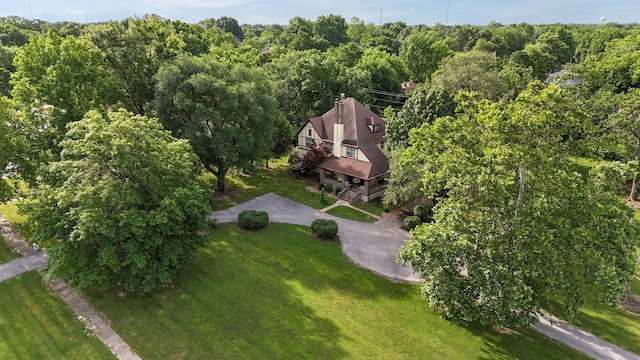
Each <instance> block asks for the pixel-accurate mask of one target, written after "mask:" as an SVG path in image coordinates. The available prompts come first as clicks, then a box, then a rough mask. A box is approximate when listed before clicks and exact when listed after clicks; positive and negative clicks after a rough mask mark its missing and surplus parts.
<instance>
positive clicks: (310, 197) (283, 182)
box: [205, 157, 336, 211]
mask: <svg viewBox="0 0 640 360" xmlns="http://www.w3.org/2000/svg"><path fill="white" fill-rule="evenodd" d="M205 177H206V178H207V179H208V180H209V182H210V183H211V184H216V181H217V180H216V178H215V176H213V175H211V174H205ZM313 179H314V178H313V177H304V176H300V175H296V174H294V173H293V172H292V171H291V170H290V168H289V165H288V164H287V159H286V157H284V158H281V159H279V160H277V161H275V162H273V163H270V164H269V169H264V168H263V169H258V170H256V171H254V172H252V173H251V174H250V175H242V174H235V175H234V174H229V175H227V177H226V186H227V191H226V192H225V193H216V194H215V195H214V198H213V208H214V209H213V210H214V211H216V210H222V209H226V208H229V207H231V206H233V205H237V204H240V203H243V202H245V201H249V200H251V199H253V198H255V197H257V196H260V195H264V194H267V193H270V192H272V193H275V194H278V195H280V196H283V197H286V198H288V199H291V200H295V201H297V202H299V203H302V204H305V205H307V206H310V207H312V208H314V209H322V208H324V207H327V206H329V205H331V204H333V203H335V202H336V200H335V199H333V198H329V197H327V196H326V195H325V197H324V201H323V200H322V195H321V194H319V193H314V192H311V191H308V190H306V187H307V186H313V185H314V181H313ZM315 183H317V181H316V182H315ZM316 186H317V184H316Z"/></svg>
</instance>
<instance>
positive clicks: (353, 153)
mask: <svg viewBox="0 0 640 360" xmlns="http://www.w3.org/2000/svg"><path fill="white" fill-rule="evenodd" d="M346 156H347V157H348V158H351V159H357V158H358V149H356V148H354V147H353V146H347V152H346Z"/></svg>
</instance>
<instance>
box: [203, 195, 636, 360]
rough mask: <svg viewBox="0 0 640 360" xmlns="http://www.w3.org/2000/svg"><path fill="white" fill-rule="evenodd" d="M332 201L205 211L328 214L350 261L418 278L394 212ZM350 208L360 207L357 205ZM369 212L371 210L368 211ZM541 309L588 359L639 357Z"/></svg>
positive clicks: (547, 330) (262, 199) (264, 201)
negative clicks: (401, 256) (401, 259)
mask: <svg viewBox="0 0 640 360" xmlns="http://www.w3.org/2000/svg"><path fill="white" fill-rule="evenodd" d="M336 206H349V205H348V204H343V203H335V204H334V205H332V206H329V207H327V208H324V209H322V210H315V209H313V208H311V207H308V206H306V205H302V204H300V203H298V202H295V201H293V200H289V199H286V198H283V197H281V196H278V195H275V194H273V193H269V194H266V195H262V196H259V197H257V198H255V199H253V200H249V201H247V202H245V203H242V204H238V205H236V206H234V207H231V208H229V209H225V210H221V211H216V212H214V213H213V214H212V215H211V216H210V217H211V218H215V219H217V221H218V222H221V223H224V222H236V221H237V220H238V214H239V213H240V212H241V211H243V210H264V211H266V212H268V213H269V221H272V222H281V223H289V224H298V225H306V226H310V225H311V222H312V221H313V220H315V219H318V218H322V219H333V220H335V221H336V222H337V223H338V236H339V237H340V242H341V243H342V251H343V253H344V254H345V256H347V257H348V258H349V259H351V261H353V262H354V263H356V264H357V265H359V266H362V267H364V268H367V269H369V270H371V271H373V272H375V273H377V274H379V275H382V276H384V277H387V278H389V279H391V280H395V281H404V282H410V283H420V282H421V279H420V277H419V276H417V275H416V274H415V273H413V271H412V270H411V269H409V268H408V267H406V266H402V265H401V264H399V263H398V262H396V255H397V254H398V252H399V250H400V247H401V246H402V245H403V244H404V242H405V241H406V240H407V239H409V233H407V232H406V231H404V230H402V229H401V228H400V225H401V223H400V221H399V219H397V218H394V217H383V218H381V219H380V220H378V221H376V222H375V223H373V224H367V223H361V222H358V221H352V220H346V219H342V218H339V217H336V216H332V215H329V214H326V213H324V212H323V211H326V210H328V209H330V208H333V207H336ZM353 208H354V209H356V210H358V211H361V210H360V209H358V208H355V207H353ZM371 215H373V214H371ZM551 318H552V317H550V316H548V315H546V316H544V317H543V316H541V317H540V322H539V323H538V324H536V325H535V326H533V329H534V330H536V331H538V332H540V333H541V334H544V335H546V336H547V337H549V338H551V339H554V340H556V341H558V342H561V343H563V344H565V345H567V346H569V347H571V348H573V349H576V350H578V351H580V352H582V353H584V354H586V355H588V356H590V357H592V358H594V359H602V360H604V359H616V360H617V359H619V360H623V359H624V360H627V359H629V360H640V356H638V355H636V354H633V353H631V352H629V351H626V350H624V349H622V348H620V347H619V346H616V345H613V344H611V343H608V342H606V341H604V340H602V339H599V338H597V337H595V336H594V335H592V334H590V333H588V332H586V331H584V330H581V329H580V328H577V327H575V326H573V325H571V324H568V323H566V322H564V321H561V320H558V319H555V318H553V319H552V320H551V321H549V319H551Z"/></svg>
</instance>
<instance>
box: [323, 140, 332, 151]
mask: <svg viewBox="0 0 640 360" xmlns="http://www.w3.org/2000/svg"><path fill="white" fill-rule="evenodd" d="M324 144H325V145H326V146H327V149H329V151H331V152H333V143H332V142H330V141H325V142H324Z"/></svg>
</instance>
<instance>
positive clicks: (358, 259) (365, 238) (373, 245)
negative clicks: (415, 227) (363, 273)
mask: <svg viewBox="0 0 640 360" xmlns="http://www.w3.org/2000/svg"><path fill="white" fill-rule="evenodd" d="M243 210H264V211H266V212H267V213H269V221H271V222H279V223H288V224H297V225H306V226H311V222H313V220H315V219H332V220H335V221H336V222H337V223H338V236H339V237H340V243H341V244H342V252H343V253H344V254H345V256H347V257H348V258H349V259H351V261H353V262H354V263H356V264H357V265H359V266H362V267H363V268H366V269H369V270H371V271H373V272H375V273H376V274H379V275H382V276H384V277H386V278H389V279H391V280H395V281H403V282H410V283H421V282H422V280H421V279H420V277H419V276H418V275H417V274H415V273H414V272H413V270H411V268H409V267H407V266H403V265H402V264H400V263H398V262H397V261H396V256H397V254H398V252H400V247H401V246H402V245H404V243H405V241H406V240H407V239H409V233H408V232H406V231H404V230H402V229H399V228H398V227H397V226H390V224H389V223H387V222H385V220H384V219H383V220H379V221H377V222H375V223H373V224H369V223H361V222H359V221H353V220H347V219H343V218H339V217H337V216H333V215H330V214H326V213H324V212H322V211H320V210H315V209H313V208H311V207H309V206H306V205H303V204H300V203H298V202H295V201H293V200H289V199H287V198H284V197H282V196H279V195H276V194H274V193H269V194H265V195H262V196H259V197H257V198H254V199H252V200H249V201H247V202H245V203H242V204H238V205H236V206H233V207H231V208H229V209H225V210H221V211H216V212H214V213H213V214H211V216H210V218H214V219H217V221H218V222H221V223H226V222H237V221H238V214H239V213H240V212H241V211H243Z"/></svg>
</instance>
